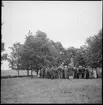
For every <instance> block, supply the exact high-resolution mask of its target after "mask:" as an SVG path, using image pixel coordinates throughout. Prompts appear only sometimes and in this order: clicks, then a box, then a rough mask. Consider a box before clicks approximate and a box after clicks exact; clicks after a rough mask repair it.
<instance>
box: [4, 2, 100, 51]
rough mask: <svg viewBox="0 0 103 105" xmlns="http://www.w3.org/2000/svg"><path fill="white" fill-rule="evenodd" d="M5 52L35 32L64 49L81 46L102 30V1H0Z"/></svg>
mask: <svg viewBox="0 0 103 105" xmlns="http://www.w3.org/2000/svg"><path fill="white" fill-rule="evenodd" d="M3 4H4V7H3V8H2V21H3V22H4V25H3V29H2V34H3V41H4V43H5V49H6V51H5V52H8V53H9V52H10V50H9V49H8V47H9V46H12V44H13V43H14V42H16V41H18V42H20V43H23V42H24V39H25V35H26V34H27V32H28V31H29V30H31V31H32V32H33V33H35V32H36V31H37V30H38V29H39V30H41V31H43V32H46V33H47V36H48V37H49V38H50V39H52V40H54V41H60V42H61V43H62V45H63V46H64V47H65V48H67V47H70V46H74V47H78V48H79V47H80V46H82V45H83V44H84V42H85V39H86V38H87V37H89V36H93V35H95V34H97V33H98V32H99V30H100V29H101V28H102V1H3Z"/></svg>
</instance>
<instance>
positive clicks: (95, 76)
mask: <svg viewBox="0 0 103 105" xmlns="http://www.w3.org/2000/svg"><path fill="white" fill-rule="evenodd" d="M93 77H94V78H97V73H96V70H95V68H93Z"/></svg>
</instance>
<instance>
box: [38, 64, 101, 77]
mask: <svg viewBox="0 0 103 105" xmlns="http://www.w3.org/2000/svg"><path fill="white" fill-rule="evenodd" d="M100 76H102V68H100V67H97V68H90V67H89V66H88V67H83V66H79V67H78V68H77V67H71V66H70V65H68V66H67V65H63V64H61V65H60V66H59V67H57V66H52V67H43V68H42V69H41V70H39V72H38V77H40V78H48V79H70V78H71V77H72V78H75V79H92V78H99V77H100Z"/></svg>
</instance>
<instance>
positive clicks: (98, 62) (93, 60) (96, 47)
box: [85, 30, 102, 67]
mask: <svg viewBox="0 0 103 105" xmlns="http://www.w3.org/2000/svg"><path fill="white" fill-rule="evenodd" d="M86 44H87V49H86V54H85V59H86V63H87V64H88V65H89V66H91V67H97V66H98V67H100V66H102V30H100V31H99V33H98V34H97V35H95V36H92V37H89V38H87V39H86Z"/></svg>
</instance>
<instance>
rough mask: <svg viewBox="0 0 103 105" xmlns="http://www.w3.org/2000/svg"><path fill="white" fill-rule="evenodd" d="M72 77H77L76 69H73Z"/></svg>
mask: <svg viewBox="0 0 103 105" xmlns="http://www.w3.org/2000/svg"><path fill="white" fill-rule="evenodd" d="M74 78H77V69H74Z"/></svg>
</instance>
